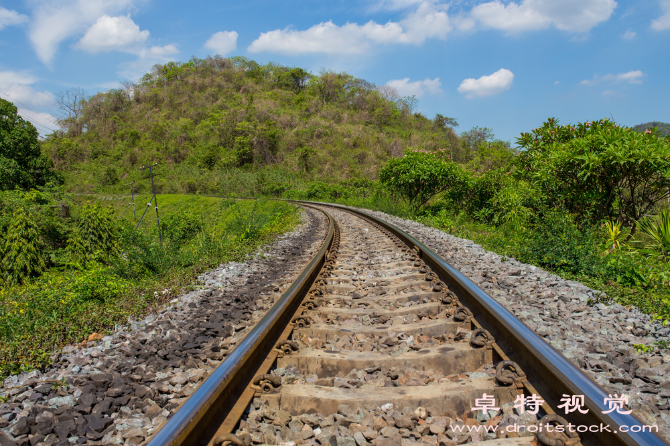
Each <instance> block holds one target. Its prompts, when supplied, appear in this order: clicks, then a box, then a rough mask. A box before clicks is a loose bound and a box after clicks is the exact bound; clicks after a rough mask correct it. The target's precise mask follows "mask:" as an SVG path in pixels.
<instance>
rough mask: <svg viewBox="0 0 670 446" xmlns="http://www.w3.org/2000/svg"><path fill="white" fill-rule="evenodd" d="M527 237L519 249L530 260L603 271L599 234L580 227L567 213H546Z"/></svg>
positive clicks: (557, 267)
mask: <svg viewBox="0 0 670 446" xmlns="http://www.w3.org/2000/svg"><path fill="white" fill-rule="evenodd" d="M526 237H527V238H526V243H525V244H523V245H522V246H521V247H520V252H521V255H522V257H523V258H522V260H523V261H525V262H527V263H531V264H534V265H539V266H542V267H545V268H548V269H550V270H553V271H565V272H570V273H573V274H586V275H596V274H597V273H599V272H601V268H602V260H601V257H600V256H599V253H598V248H597V247H598V246H599V239H598V236H597V234H596V233H595V231H593V230H581V229H580V228H579V227H578V226H577V225H576V224H575V221H574V219H573V218H572V217H571V216H570V215H568V214H567V213H565V212H560V211H555V210H550V211H548V212H546V213H545V214H544V215H543V216H541V217H539V218H538V223H537V224H536V226H535V227H534V228H533V229H532V230H530V231H528V233H527V235H526Z"/></svg>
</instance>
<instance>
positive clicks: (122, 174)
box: [44, 57, 461, 193]
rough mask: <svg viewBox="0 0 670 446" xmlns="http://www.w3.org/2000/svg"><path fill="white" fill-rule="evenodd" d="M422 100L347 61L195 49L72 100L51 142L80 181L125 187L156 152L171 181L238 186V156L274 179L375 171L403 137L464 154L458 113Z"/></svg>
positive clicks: (164, 187)
mask: <svg viewBox="0 0 670 446" xmlns="http://www.w3.org/2000/svg"><path fill="white" fill-rule="evenodd" d="M415 102H416V100H415V99H414V98H413V97H411V98H400V97H398V95H397V93H396V92H395V91H393V90H392V89H390V88H387V87H382V88H375V86H374V85H372V84H370V83H368V82H366V81H364V80H361V79H356V78H354V77H352V76H351V75H348V74H346V73H335V72H330V71H322V72H321V73H320V74H319V75H316V76H313V75H311V74H309V73H307V72H305V71H304V70H302V69H300V68H289V67H285V66H281V65H276V64H273V63H270V64H267V65H259V64H257V63H256V62H253V61H249V60H247V59H244V58H230V59H223V58H220V57H216V58H211V57H210V58H208V59H205V60H198V59H192V60H191V61H189V62H187V63H173V62H171V63H169V64H166V65H156V66H155V67H154V69H153V71H152V72H151V73H149V74H147V75H145V76H144V77H143V78H142V79H141V80H140V81H139V83H138V84H136V85H131V84H128V85H127V88H126V89H124V90H110V91H109V92H106V93H99V94H97V95H95V96H93V97H91V98H89V99H88V100H85V101H84V102H83V103H81V104H79V107H73V110H75V112H73V113H72V114H71V115H70V117H69V118H68V119H66V120H64V121H63V123H64V124H65V128H66V131H64V132H60V133H58V134H55V135H53V136H51V137H49V138H48V139H47V141H45V143H44V149H45V151H46V153H47V154H49V156H50V157H51V158H52V159H53V160H54V162H55V164H56V167H57V168H58V169H59V170H61V171H63V173H64V174H65V177H66V184H67V185H68V188H69V189H70V190H72V191H75V192H94V191H103V190H104V191H106V192H110V191H119V192H121V191H127V186H125V185H126V184H127V183H129V182H130V181H132V180H135V179H138V178H140V172H139V170H138V169H139V167H140V166H142V165H143V164H148V163H150V162H156V161H158V162H160V163H161V164H162V167H161V168H159V172H160V174H159V176H158V177H157V179H156V181H157V188H158V190H159V191H160V192H163V193H168V192H172V193H178V192H187V193H195V192H200V193H226V192H236V190H235V189H234V184H233V185H232V187H233V189H231V183H235V182H239V175H240V169H235V170H234V171H233V170H232V169H233V168H242V172H245V171H246V172H249V171H256V172H257V171H259V170H262V171H265V172H268V174H270V175H272V176H273V183H274V184H275V186H276V185H277V184H283V183H287V184H286V185H287V186H289V187H290V186H291V184H292V182H294V181H296V180H297V179H307V180H308V179H312V178H320V179H326V180H327V179H336V180H343V179H345V180H346V179H349V178H367V179H375V178H376V177H377V176H378V173H379V169H380V168H381V165H382V164H383V163H384V162H385V161H386V160H387V159H389V158H390V157H393V156H399V155H401V154H402V153H403V152H404V150H405V149H407V148H411V147H417V148H418V147H421V148H422V149H427V150H437V149H449V150H451V151H453V152H454V154H455V156H458V155H459V153H460V149H461V141H460V139H459V138H458V137H457V136H456V134H455V133H454V131H453V129H452V126H453V125H455V121H454V120H453V119H450V118H445V117H443V116H441V115H437V117H436V118H435V119H433V120H430V119H428V118H426V117H424V116H423V115H421V114H418V113H416V114H415V113H413V108H414V105H415ZM73 105H74V104H73ZM231 172H234V173H231ZM231 175H233V176H232V177H231ZM144 183H146V182H144ZM144 187H146V184H144ZM279 187H280V188H281V186H279ZM145 190H146V189H145Z"/></svg>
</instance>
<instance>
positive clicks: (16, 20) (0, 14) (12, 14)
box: [0, 6, 28, 29]
mask: <svg viewBox="0 0 670 446" xmlns="http://www.w3.org/2000/svg"><path fill="white" fill-rule="evenodd" d="M27 20H28V16H26V15H23V14H19V13H18V12H16V11H13V10H11V9H5V8H3V7H2V6H0V29H2V28H4V27H6V26H12V25H19V24H21V23H24V22H26V21H27Z"/></svg>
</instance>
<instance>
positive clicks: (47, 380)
mask: <svg viewBox="0 0 670 446" xmlns="http://www.w3.org/2000/svg"><path fill="white" fill-rule="evenodd" d="M326 230H327V221H326V219H325V217H324V216H323V214H322V213H321V212H319V211H316V210H314V209H306V210H305V211H304V212H303V213H302V224H301V225H300V226H299V227H298V228H297V229H296V230H295V231H293V232H291V233H288V234H285V235H283V236H281V237H279V238H278V239H277V241H275V242H274V243H272V244H271V245H268V246H266V247H263V248H261V249H259V250H258V251H257V253H256V254H255V255H254V256H252V258H251V259H250V260H249V261H247V262H244V263H234V262H231V263H227V264H222V265H220V266H219V267H218V268H217V269H214V270H212V271H209V272H207V273H205V274H203V275H201V276H200V277H199V278H198V282H199V283H200V286H199V287H198V288H199V289H198V290H197V291H192V292H189V293H186V294H183V295H181V296H179V297H177V298H175V299H173V300H172V301H170V304H169V306H167V307H166V308H164V309H162V310H161V311H160V312H159V313H158V314H152V315H149V316H148V317H146V318H145V319H143V320H139V321H132V322H131V323H130V324H129V325H130V326H129V327H125V328H123V329H121V330H119V331H117V332H115V333H114V334H113V335H111V336H105V337H102V336H100V337H101V339H99V340H96V341H91V342H84V343H83V344H82V345H76V346H69V347H66V348H65V349H64V350H63V353H62V355H61V356H60V357H59V358H58V361H57V362H56V363H55V364H54V365H53V366H52V367H51V368H50V369H49V370H47V371H46V372H45V373H40V372H39V371H32V372H29V373H23V374H20V375H15V376H11V377H9V378H7V379H6V380H5V381H4V383H3V387H2V389H0V394H1V395H3V396H6V397H7V401H6V402H4V403H2V404H0V445H1V446H6V445H15V444H16V445H35V444H64V445H67V444H104V445H107V444H139V443H141V442H143V441H145V440H146V439H148V438H149V437H150V436H151V435H152V434H153V433H154V432H155V431H156V430H157V429H158V428H159V427H160V426H161V425H162V424H163V423H164V422H165V421H166V420H167V419H168V418H169V417H170V415H171V414H172V413H174V412H175V411H176V410H177V408H178V407H179V406H180V404H181V403H182V402H183V401H184V400H185V399H186V398H188V397H189V396H190V395H191V394H192V393H193V392H194V390H195V389H196V388H197V387H198V386H199V385H200V383H202V381H203V380H204V379H205V378H206V377H207V376H208V375H209V374H210V373H211V372H212V371H213V370H214V369H215V368H216V367H217V366H218V365H219V364H220V363H221V360H222V359H223V358H224V357H225V356H226V354H227V352H228V351H230V350H231V349H232V348H233V347H234V346H235V344H236V343H237V342H238V341H239V340H240V339H242V338H243V337H244V335H245V334H246V332H247V330H248V327H251V326H253V325H254V324H255V323H256V321H257V320H259V319H260V318H261V317H262V316H263V315H264V314H265V312H266V311H267V310H268V309H269V308H270V307H271V306H272V304H273V303H274V302H275V301H276V300H277V299H278V298H279V296H280V295H281V293H282V292H283V291H285V290H286V288H288V286H289V285H290V284H291V283H292V282H293V280H294V279H295V278H296V277H297V276H298V275H299V274H300V272H301V271H302V269H303V268H304V267H305V266H306V264H307V263H308V262H309V260H310V259H311V258H312V256H313V255H314V253H316V251H317V250H318V249H319V247H320V246H321V243H322V241H323V238H324V236H325V233H326Z"/></svg>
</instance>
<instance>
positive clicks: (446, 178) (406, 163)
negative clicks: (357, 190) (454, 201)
mask: <svg viewBox="0 0 670 446" xmlns="http://www.w3.org/2000/svg"><path fill="white" fill-rule="evenodd" d="M461 178H462V173H461V170H460V168H459V167H458V166H457V165H456V164H454V163H452V162H448V161H444V160H442V159H441V158H440V157H439V156H438V155H437V154H435V153H426V152H412V151H408V152H406V153H405V155H404V156H403V157H402V158H392V159H390V160H389V161H388V163H386V165H385V166H384V167H383V168H382V170H381V173H380V175H379V180H380V181H381V183H382V184H383V185H384V186H385V187H386V188H388V189H389V190H391V192H394V193H397V194H399V195H400V196H401V197H402V198H404V199H405V200H406V201H407V202H408V203H409V204H410V206H412V207H413V208H415V209H418V208H419V207H421V206H423V205H425V204H426V203H428V200H430V198H431V197H433V196H434V195H435V194H437V193H439V192H443V191H445V190H447V189H449V188H450V187H452V186H453V185H455V184H457V183H459V182H460V181H461Z"/></svg>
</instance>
